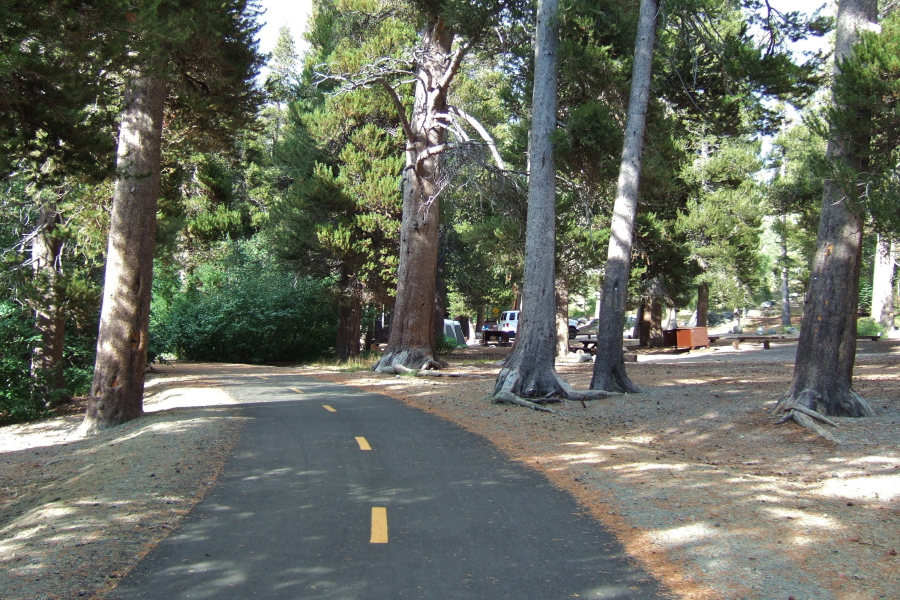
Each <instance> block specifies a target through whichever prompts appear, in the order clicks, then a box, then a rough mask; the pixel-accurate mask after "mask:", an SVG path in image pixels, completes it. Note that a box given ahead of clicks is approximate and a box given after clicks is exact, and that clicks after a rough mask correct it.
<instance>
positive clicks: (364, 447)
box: [356, 437, 372, 450]
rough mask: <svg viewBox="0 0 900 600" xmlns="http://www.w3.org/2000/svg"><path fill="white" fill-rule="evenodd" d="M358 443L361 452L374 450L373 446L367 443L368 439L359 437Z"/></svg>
mask: <svg viewBox="0 0 900 600" xmlns="http://www.w3.org/2000/svg"><path fill="white" fill-rule="evenodd" d="M356 443H357V444H359V449H360V450H371V449H372V446H370V445H369V442H368V441H366V438H364V437H357V438H356Z"/></svg>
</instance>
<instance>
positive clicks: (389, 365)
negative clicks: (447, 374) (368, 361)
mask: <svg viewBox="0 0 900 600" xmlns="http://www.w3.org/2000/svg"><path fill="white" fill-rule="evenodd" d="M446 366H447V363H445V362H442V361H441V360H438V359H436V358H434V356H432V355H431V354H430V353H429V352H427V351H426V350H425V349H418V348H413V349H409V350H397V351H392V350H388V351H386V352H385V353H384V354H383V355H382V357H381V359H380V360H379V361H378V362H377V363H375V365H374V366H373V367H372V370H373V371H375V372H377V373H384V374H398V375H402V374H406V373H409V371H420V370H423V369H424V370H430V369H443V368H445V367H446ZM398 369H399V370H398ZM403 369H406V370H405V371H404V370H403Z"/></svg>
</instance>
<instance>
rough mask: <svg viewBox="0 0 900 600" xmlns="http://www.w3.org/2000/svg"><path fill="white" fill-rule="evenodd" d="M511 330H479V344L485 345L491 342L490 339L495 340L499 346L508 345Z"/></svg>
mask: <svg viewBox="0 0 900 600" xmlns="http://www.w3.org/2000/svg"><path fill="white" fill-rule="evenodd" d="M511 333H512V332H510V331H500V330H497V329H485V330H484V331H482V332H481V345H482V346H487V345H489V344H490V343H491V340H492V339H493V340H496V342H497V345H499V346H509V345H510V343H511V342H510V341H509V340H510V338H511V337H512V335H511Z"/></svg>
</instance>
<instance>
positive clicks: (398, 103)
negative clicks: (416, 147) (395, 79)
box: [378, 78, 416, 143]
mask: <svg viewBox="0 0 900 600" xmlns="http://www.w3.org/2000/svg"><path fill="white" fill-rule="evenodd" d="M378 82H379V83H380V84H381V87H382V88H384V91H385V92H386V93H387V95H388V98H390V100H391V102H392V103H393V104H394V108H395V109H396V110H397V117H398V118H399V119H400V126H401V127H403V133H404V134H405V135H406V141H407V142H410V143H412V142H415V141H416V136H415V134H414V133H413V130H412V125H410V123H409V118H408V117H407V116H406V108H404V106H403V101H402V100H400V96H398V95H397V90H395V89H394V88H393V86H391V84H390V83H388V82H387V80H386V79H384V78H381V79H379V80H378Z"/></svg>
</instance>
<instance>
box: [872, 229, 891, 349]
mask: <svg viewBox="0 0 900 600" xmlns="http://www.w3.org/2000/svg"><path fill="white" fill-rule="evenodd" d="M893 246H894V245H893V244H892V243H891V241H890V240H889V239H887V238H885V237H883V236H881V235H879V236H878V243H877V244H876V246H875V268H874V270H873V273H872V318H873V319H875V320H876V321H878V322H879V323H880V324H881V326H882V327H884V329H885V331H888V332H889V331H891V329H893V328H894V268H895V266H896V263H895V262H894V254H893V249H894V248H893Z"/></svg>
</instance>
